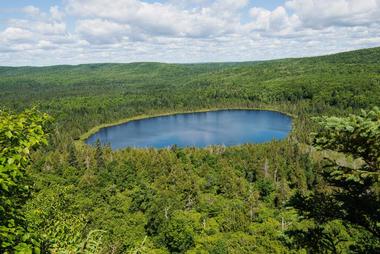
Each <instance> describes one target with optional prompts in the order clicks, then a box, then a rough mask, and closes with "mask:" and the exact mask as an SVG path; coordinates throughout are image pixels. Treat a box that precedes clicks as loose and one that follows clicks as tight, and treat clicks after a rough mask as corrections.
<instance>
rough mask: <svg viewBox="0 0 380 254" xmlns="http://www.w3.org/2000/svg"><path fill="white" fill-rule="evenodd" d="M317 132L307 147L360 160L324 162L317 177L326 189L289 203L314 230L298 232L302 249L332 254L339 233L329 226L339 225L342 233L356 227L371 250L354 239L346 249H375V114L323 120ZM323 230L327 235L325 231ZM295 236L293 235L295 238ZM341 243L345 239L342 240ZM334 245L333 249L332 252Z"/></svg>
mask: <svg viewBox="0 0 380 254" xmlns="http://www.w3.org/2000/svg"><path fill="white" fill-rule="evenodd" d="M319 120H320V122H319V125H320V127H321V129H320V131H319V132H318V133H317V134H314V137H313V144H314V145H315V146H316V147H318V148H320V149H330V150H333V151H336V152H340V153H343V154H345V155H346V156H347V157H348V156H352V157H353V158H354V159H356V160H359V161H360V167H359V168H354V167H350V166H346V165H341V164H340V163H339V162H338V161H333V160H331V159H330V162H329V164H327V165H326V167H325V170H324V171H323V172H322V174H323V176H324V179H325V181H326V182H327V184H328V185H329V187H330V188H329V189H326V187H325V189H324V190H322V191H321V190H316V191H315V192H314V193H312V194H311V195H308V196H304V195H300V194H298V195H297V196H295V197H294V199H293V204H294V205H295V207H296V208H297V209H299V210H300V212H301V214H303V215H304V216H306V218H309V219H312V221H314V222H315V225H314V226H313V227H311V228H309V229H308V230H306V231H302V230H301V232H298V233H299V234H298V237H299V238H300V239H303V240H302V242H303V244H304V245H306V246H308V247H309V248H310V249H312V250H313V251H314V252H316V253H317V252H318V253H321V251H322V250H323V252H326V250H328V251H329V253H330V252H331V253H337V252H338V251H337V250H336V249H334V248H335V247H336V246H337V243H336V242H335V241H338V240H339V237H338V235H339V234H341V233H342V232H345V230H343V229H334V230H333V234H334V235H333V236H331V235H330V234H331V233H330V230H329V229H331V227H330V226H329V225H331V223H332V221H335V220H338V221H342V223H345V224H346V226H347V227H349V226H350V227H349V229H348V230H350V229H351V228H357V231H358V232H360V233H359V234H361V235H364V236H366V237H367V238H369V239H371V243H372V245H371V246H368V245H366V244H364V247H363V241H362V240H360V238H359V239H356V241H353V242H350V245H351V246H350V248H351V249H356V250H361V251H360V252H361V253H371V252H372V251H374V252H378V251H379V250H380V227H379V225H380V195H379V187H380V181H379V175H380V164H379V161H380V149H379V148H380V110H379V109H378V108H374V109H373V110H371V111H362V112H361V114H360V115H351V116H349V117H345V118H337V117H323V118H320V119H319ZM326 231H328V232H326ZM296 235H297V234H296ZM345 241H347V240H345ZM334 246H335V247H334Z"/></svg>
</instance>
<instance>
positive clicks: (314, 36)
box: [0, 0, 380, 65]
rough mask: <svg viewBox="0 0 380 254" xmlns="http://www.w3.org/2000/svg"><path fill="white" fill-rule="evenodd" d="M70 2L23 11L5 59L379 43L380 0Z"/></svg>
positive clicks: (2, 36)
mask: <svg viewBox="0 0 380 254" xmlns="http://www.w3.org/2000/svg"><path fill="white" fill-rule="evenodd" d="M252 4H255V1H248V0H167V1H164V2H153V1H149V2H148V1H143V0H113V1H112V2H110V1H109V0H65V1H63V5H62V6H55V5H54V6H51V7H50V8H48V9H47V10H48V11H43V10H45V8H44V9H42V8H41V9H39V8H38V7H36V6H26V7H25V8H22V9H21V10H20V13H23V16H22V17H18V18H13V19H12V18H10V19H7V20H6V27H5V28H4V29H3V30H2V31H0V52H1V54H0V60H1V61H2V62H3V63H8V62H9V63H13V64H16V65H19V64H28V63H30V64H57V63H83V62H110V61H112V62H130V61H164V62H202V61H239V60H260V59H270V58H279V57H295V56H304V55H318V54H325V53H332V52H337V51H342V50H350V49H355V48H362V47H368V46H376V45H380V39H379V34H380V0H334V1H331V0H329V1H328V0H287V1H285V2H284V4H283V5H282V6H281V5H279V6H277V7H276V8H274V9H272V10H267V9H264V8H260V7H255V6H252Z"/></svg>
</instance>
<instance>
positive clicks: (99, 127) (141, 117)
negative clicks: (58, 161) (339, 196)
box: [77, 107, 297, 145]
mask: <svg viewBox="0 0 380 254" xmlns="http://www.w3.org/2000/svg"><path fill="white" fill-rule="evenodd" d="M227 110H252V111H270V112H276V113H280V114H283V115H286V116H288V117H290V118H291V119H293V120H294V119H295V118H297V117H296V116H295V115H293V114H290V113H288V112H283V111H280V110H276V109H271V108H252V107H227V108H207V109H198V110H189V111H171V112H163V113H157V114H141V115H137V116H134V117H127V118H123V119H120V120H118V121H115V122H112V123H105V124H100V125H97V126H95V127H93V128H91V129H90V130H89V131H87V132H85V133H83V134H82V135H81V136H80V137H79V139H78V140H77V142H79V143H81V144H84V145H88V144H86V140H87V139H89V138H90V137H91V136H92V135H94V134H95V133H97V132H99V131H100V130H102V129H104V128H108V127H112V126H118V125H122V124H125V123H128V122H132V121H138V120H144V119H149V118H157V117H163V116H172V115H181V114H192V113H205V112H217V111H227ZM293 127H294V122H292V129H291V131H290V133H291V132H292V131H293Z"/></svg>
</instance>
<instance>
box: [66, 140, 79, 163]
mask: <svg viewBox="0 0 380 254" xmlns="http://www.w3.org/2000/svg"><path fill="white" fill-rule="evenodd" d="M68 162H69V165H70V166H72V167H74V168H78V167H79V163H78V158H77V155H76V149H75V146H74V144H70V145H69V158H68Z"/></svg>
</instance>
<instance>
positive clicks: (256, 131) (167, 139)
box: [86, 110, 292, 149]
mask: <svg viewBox="0 0 380 254" xmlns="http://www.w3.org/2000/svg"><path fill="white" fill-rule="evenodd" d="M291 128H292V120H291V118H290V117H289V116H287V115H285V114H282V113H279V112H273V111H266V110H218V111H209V112H201V113H185V114H175V115H168V116H158V117H152V118H146V119H141V120H134V121H130V122H127V123H123V124H120V125H115V126H111V127H106V128H103V129H101V130H99V131H98V132H97V133H95V134H93V135H92V136H90V137H89V138H88V139H87V140H86V143H87V144H90V145H93V144H95V142H96V140H97V139H99V141H100V142H101V143H102V144H109V145H110V146H111V147H112V148H113V149H120V148H125V147H140V148H146V147H155V148H163V147H169V146H172V145H177V146H179V147H187V146H194V147H206V146H210V145H225V146H233V145H240V144H246V143H264V142H269V141H272V140H281V139H284V138H286V137H287V136H288V134H289V132H290V131H291Z"/></svg>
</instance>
